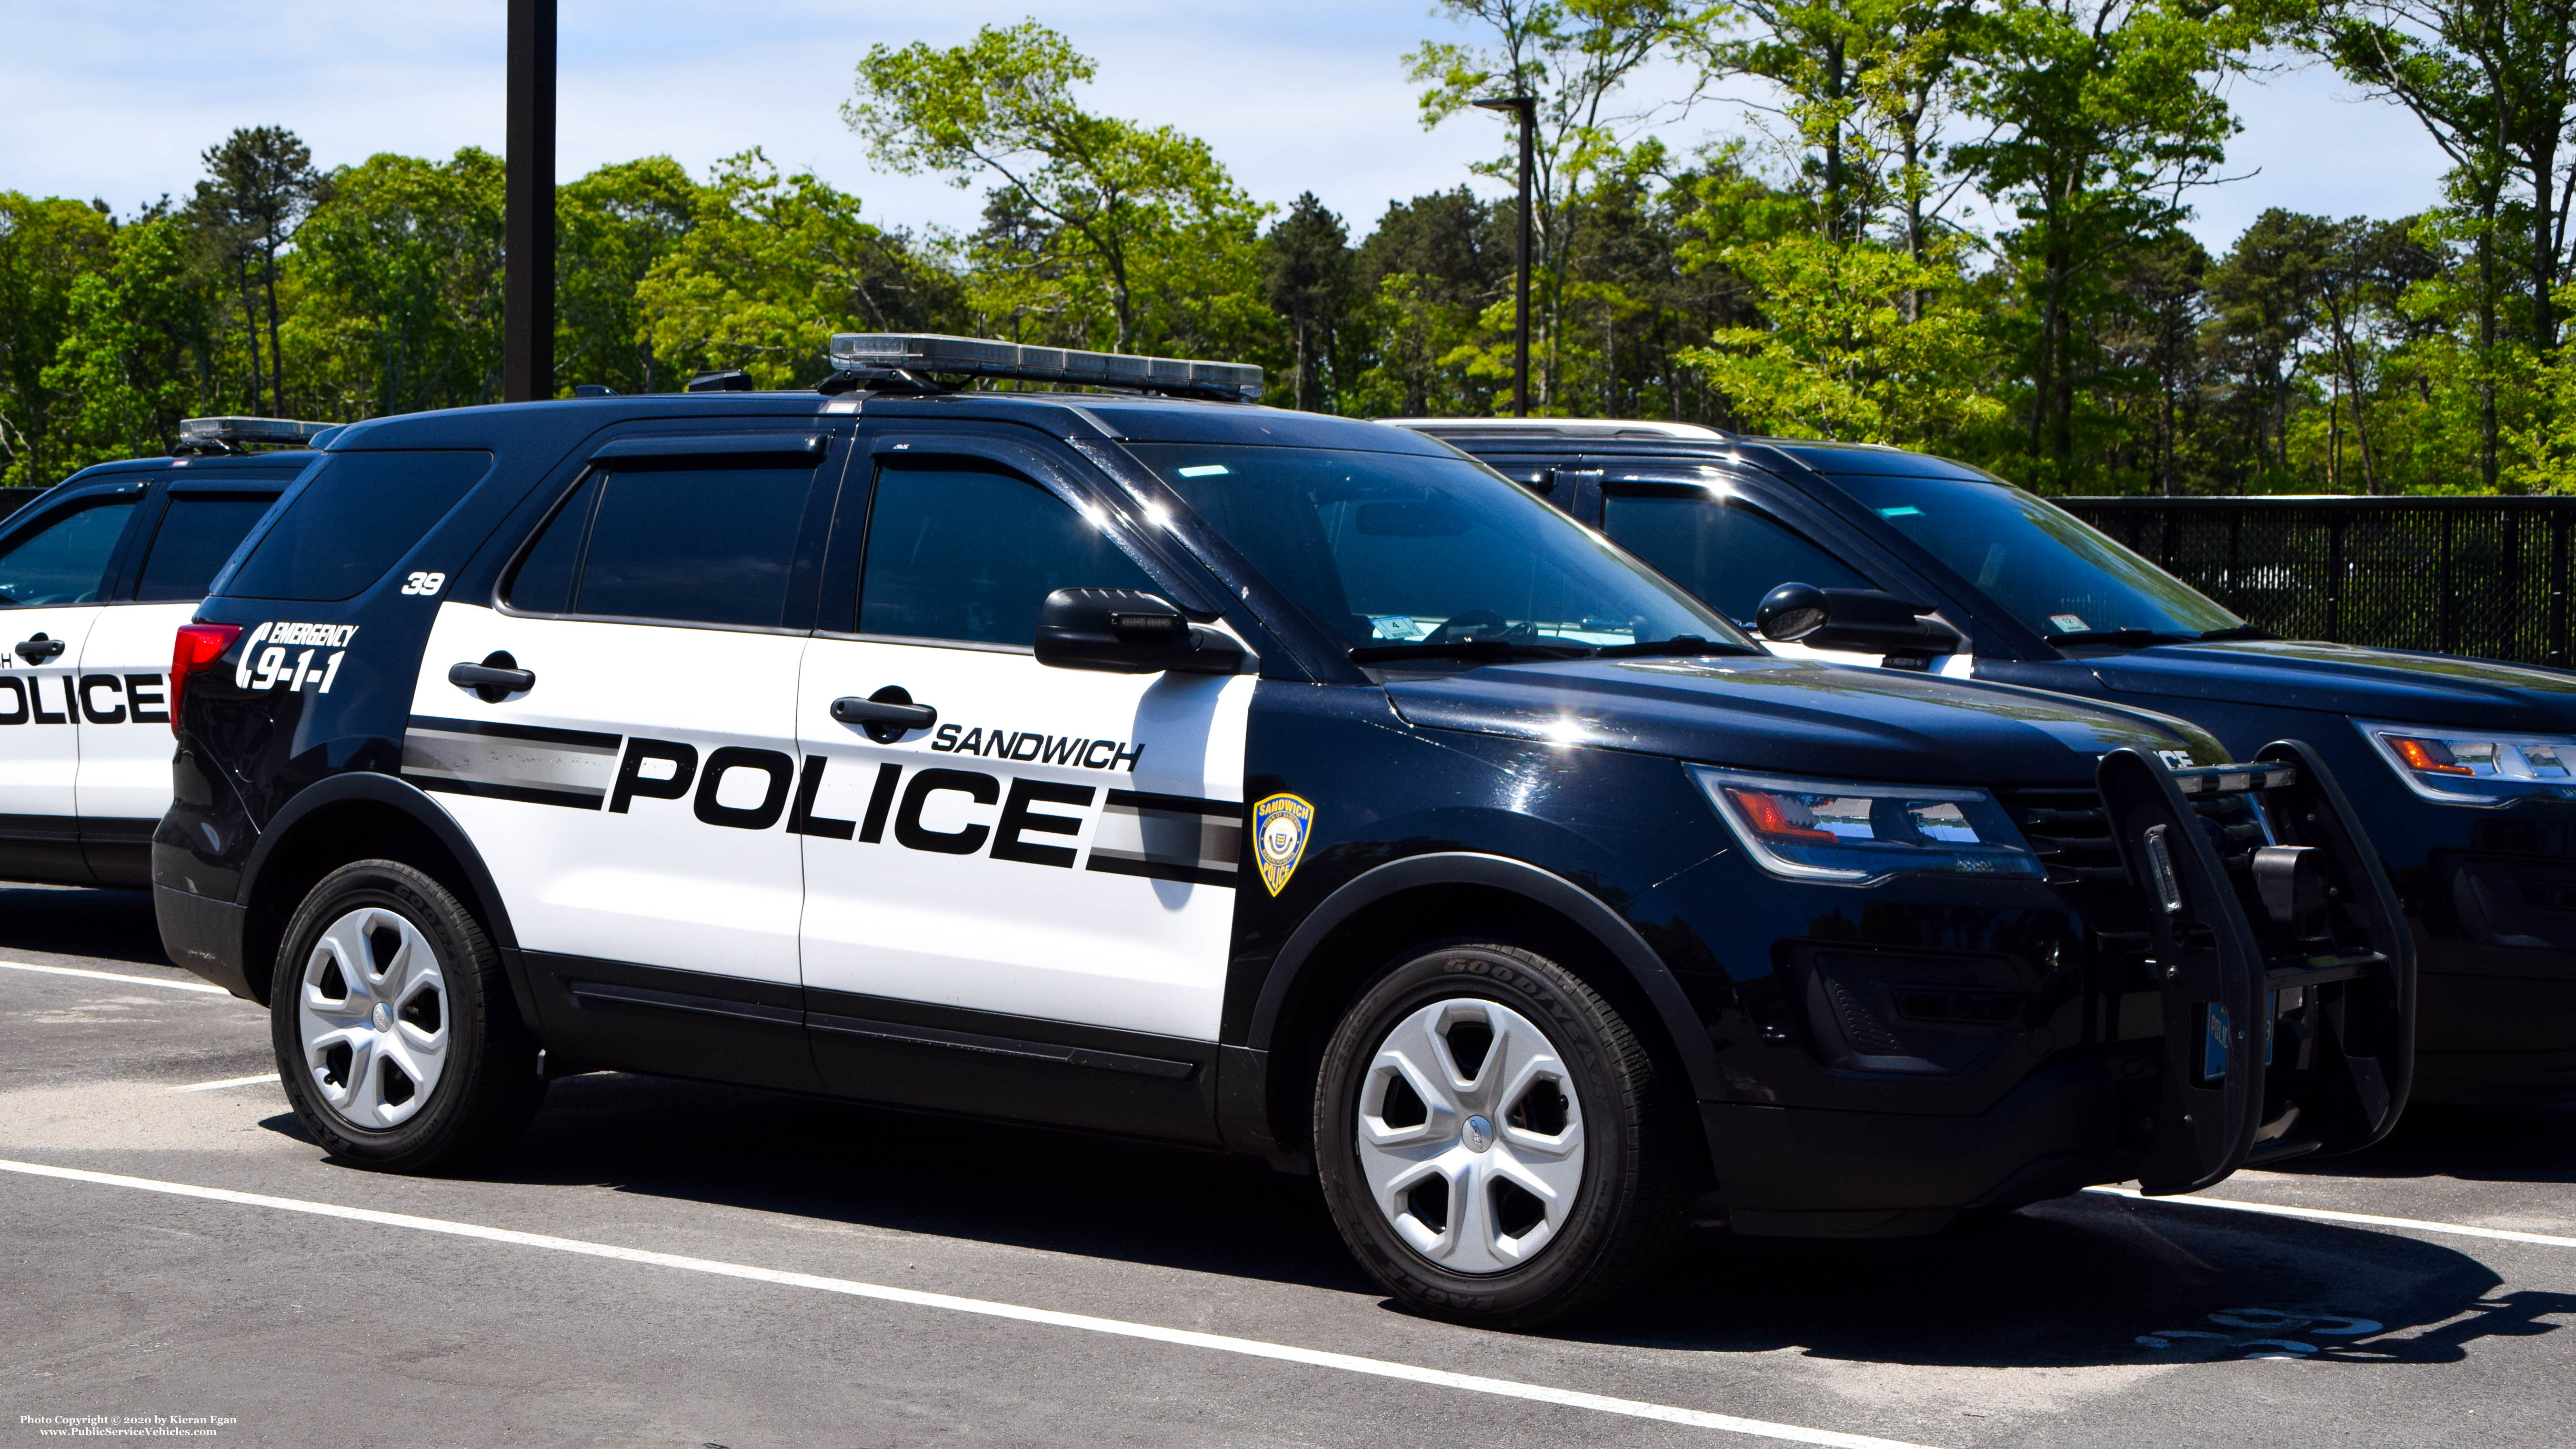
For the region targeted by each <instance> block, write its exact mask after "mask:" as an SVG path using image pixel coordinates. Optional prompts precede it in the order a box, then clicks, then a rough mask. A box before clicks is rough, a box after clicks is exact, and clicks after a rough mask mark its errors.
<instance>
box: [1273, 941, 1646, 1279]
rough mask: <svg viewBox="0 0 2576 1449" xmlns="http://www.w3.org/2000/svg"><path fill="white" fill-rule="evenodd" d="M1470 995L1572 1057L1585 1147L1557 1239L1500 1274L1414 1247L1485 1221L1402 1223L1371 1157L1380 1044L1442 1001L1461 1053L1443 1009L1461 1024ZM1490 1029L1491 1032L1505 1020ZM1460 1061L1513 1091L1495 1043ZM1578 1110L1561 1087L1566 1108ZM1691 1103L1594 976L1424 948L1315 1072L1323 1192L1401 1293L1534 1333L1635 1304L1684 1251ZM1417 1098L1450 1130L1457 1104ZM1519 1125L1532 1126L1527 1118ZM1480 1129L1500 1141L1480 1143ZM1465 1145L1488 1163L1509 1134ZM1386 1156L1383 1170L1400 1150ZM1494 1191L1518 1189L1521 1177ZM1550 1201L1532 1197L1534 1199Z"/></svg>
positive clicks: (1498, 1087)
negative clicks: (1376, 1178)
mask: <svg viewBox="0 0 2576 1449" xmlns="http://www.w3.org/2000/svg"><path fill="white" fill-rule="evenodd" d="M1460 1001H1469V1002H1487V1003H1493V1004H1495V1005H1499V1006H1500V1007H1502V1008H1504V1009H1505V1010H1507V1011H1509V1012H1511V1013H1515V1014H1517V1015H1518V1016H1519V1017H1521V1018H1522V1019H1524V1020H1525V1021H1527V1022H1529V1023H1531V1024H1534V1025H1535V1026H1536V1027H1537V1028H1538V1029H1539V1032H1540V1033H1541V1035H1542V1036H1543V1037H1544V1038H1545V1040H1546V1043H1547V1045H1548V1046H1549V1047H1550V1048H1552V1049H1553V1055H1554V1057H1555V1059H1556V1060H1558V1061H1559V1062H1561V1063H1562V1066H1563V1071H1564V1081H1565V1083H1566V1084H1567V1085H1570V1086H1571V1087H1572V1088H1573V1092H1572V1096H1573V1097H1574V1099H1575V1102H1576V1104H1579V1109H1580V1110H1579V1116H1580V1119H1581V1142H1582V1151H1583V1156H1582V1160H1581V1164H1580V1168H1579V1172H1577V1173H1574V1174H1570V1175H1571V1176H1572V1177H1573V1180H1574V1181H1575V1182H1577V1183H1578V1184H1579V1185H1578V1186H1577V1187H1576V1188H1575V1189H1574V1191H1573V1193H1572V1200H1571V1204H1570V1206H1568V1207H1567V1208H1566V1209H1565V1210H1564V1213H1563V1216H1562V1220H1561V1222H1559V1223H1558V1224H1557V1225H1556V1226H1555V1227H1554V1228H1553V1230H1552V1234H1551V1236H1548V1237H1547V1238H1545V1239H1544V1240H1543V1241H1541V1242H1540V1243H1539V1244H1538V1246H1537V1247H1536V1248H1535V1249H1534V1250H1532V1251H1530V1252H1529V1254H1528V1256H1527V1258H1526V1259H1525V1260H1523V1261H1519V1262H1516V1263H1514V1264H1512V1265H1511V1266H1508V1267H1505V1268H1502V1269H1501V1270H1500V1271H1483V1272H1473V1273H1468V1272H1459V1271H1455V1270H1454V1269H1453V1267H1452V1266H1450V1265H1448V1264H1444V1263H1443V1262H1441V1261H1437V1260H1435V1259H1434V1258H1433V1257H1431V1256H1428V1255H1427V1254H1426V1252H1425V1251H1423V1250H1419V1249H1417V1248H1416V1246H1415V1245H1414V1244H1413V1243H1410V1242H1408V1241H1407V1240H1406V1238H1405V1236H1404V1233H1405V1231H1408V1230H1410V1231H1414V1232H1417V1233H1420V1232H1422V1231H1424V1230H1425V1228H1426V1225H1429V1226H1435V1227H1437V1228H1439V1229H1440V1231H1442V1232H1443V1233H1446V1232H1450V1231H1456V1232H1460V1233H1463V1232H1465V1231H1466V1223H1473V1222H1480V1221H1481V1220H1480V1219H1477V1218H1473V1217H1470V1218H1467V1219H1465V1220H1464V1222H1462V1223H1461V1224H1460V1225H1459V1226H1458V1227H1457V1228H1456V1229H1454V1230H1453V1229H1450V1228H1449V1227H1448V1225H1447V1223H1446V1222H1445V1221H1442V1222H1439V1223H1436V1224H1433V1223H1431V1222H1430V1219H1429V1218H1426V1217H1423V1216H1418V1215H1417V1216H1414V1219H1413V1221H1412V1222H1411V1223H1409V1224H1408V1225H1407V1227H1406V1228H1404V1229H1399V1227H1398V1225H1397V1222H1396V1221H1395V1220H1394V1219H1392V1218H1390V1216H1389V1213H1388V1212H1387V1211H1384V1210H1381V1208H1380V1206H1379V1203H1378V1201H1377V1197H1376V1194H1375V1189H1374V1188H1373V1187H1372V1185H1371V1183H1370V1181H1369V1178H1368V1172H1369V1168H1368V1166H1367V1165H1366V1164H1365V1163H1364V1162H1363V1159H1362V1141H1361V1137H1362V1129H1361V1123H1360V1117H1361V1110H1362V1105H1363V1097H1364V1094H1365V1093H1366V1092H1367V1091H1368V1090H1369V1083H1370V1078H1371V1075H1372V1072H1373V1070H1374V1068H1373V1063H1374V1062H1375V1061H1376V1060H1377V1058H1378V1056H1379V1052H1380V1049H1381V1047H1382V1046H1384V1045H1385V1044H1387V1043H1388V1040H1389V1037H1390V1035H1391V1034H1393V1033H1397V1032H1399V1031H1404V1032H1410V1031H1412V1030H1413V1028H1412V1027H1411V1026H1410V1025H1408V1024H1409V1023H1415V1022H1417V1021H1420V1020H1424V1019H1425V1018H1421V1017H1420V1016H1419V1015H1418V1014H1419V1013H1423V1012H1426V1011H1432V1012H1433V1015H1432V1016H1431V1017H1430V1018H1427V1019H1428V1020H1430V1021H1432V1022H1433V1023H1434V1026H1433V1027H1432V1028H1431V1029H1432V1030H1433V1031H1434V1032H1435V1033H1436V1034H1439V1035H1440V1036H1441V1039H1442V1041H1443V1043H1444V1044H1445V1045H1444V1046H1443V1048H1442V1049H1443V1050H1447V1051H1450V1052H1452V1053H1453V1054H1456V1053H1459V1051H1460V1049H1459V1046H1458V1044H1457V1043H1456V1042H1453V1041H1451V1040H1450V1039H1449V1037H1448V1035H1447V1034H1446V1030H1445V1029H1444V1028H1442V1027H1440V1026H1438V1025H1437V1023H1438V1022H1440V1021H1443V1020H1447V1019H1448V1018H1447V1017H1443V1016H1442V1015H1441V1014H1440V1013H1444V1012H1445V1013H1451V1014H1452V1015H1455V1016H1457V1019H1458V1020H1460V1021H1468V1020H1474V1019H1477V1018H1476V1016H1475V1012H1474V1010H1473V1009H1472V1008H1464V1007H1454V1006H1452V1005H1449V1003H1454V1002H1460ZM1435 1008H1436V1010H1435ZM1459 1013H1464V1014H1463V1015H1459ZM1491 1020H1505V1019H1502V1018H1494V1019H1491ZM1487 1029H1488V1031H1490V1030H1491V1029H1492V1028H1491V1025H1490V1020H1489V1022H1488V1027H1487ZM1407 1039H1413V1038H1411V1037H1408V1038H1407ZM1490 1040H1491V1038H1490V1036H1489V1037H1488V1041H1490ZM1469 1049H1470V1050H1473V1048H1469ZM1456 1060H1457V1061H1458V1062H1459V1063H1460V1064H1461V1066H1460V1068H1459V1070H1460V1072H1461V1073H1462V1074H1463V1077H1464V1080H1466V1081H1467V1082H1469V1083H1471V1084H1473V1085H1474V1086H1475V1087H1476V1088H1477V1089H1480V1090H1481V1091H1483V1092H1485V1093H1487V1094H1491V1093H1496V1092H1505V1091H1508V1090H1509V1086H1510V1084H1509V1083H1489V1082H1488V1081H1487V1078H1486V1068H1487V1067H1488V1066H1489V1065H1491V1064H1492V1049H1491V1048H1490V1046H1489V1047H1487V1048H1486V1049H1485V1050H1484V1052H1483V1054H1482V1055H1480V1056H1479V1057H1478V1061H1477V1066H1476V1069H1475V1070H1474V1071H1465V1070H1464V1066H1463V1064H1464V1062H1465V1056H1464V1055H1463V1054H1460V1055H1457V1056H1456ZM1513 1070H1514V1071H1517V1070H1519V1069H1517V1068H1515V1069H1513ZM1379 1090H1380V1093H1381V1095H1380V1098H1379V1107H1378V1116H1377V1118H1376V1120H1377V1121H1378V1122H1379V1123H1381V1124H1392V1123H1395V1122H1396V1120H1397V1109H1396V1106H1395V1100H1396V1099H1395V1096H1394V1093H1395V1091H1396V1089H1395V1088H1394V1087H1393V1086H1392V1085H1388V1086H1384V1087H1382V1088H1380V1089H1379ZM1405 1090H1406V1091H1411V1090H1412V1089H1411V1088H1410V1087H1407V1088H1405ZM1471 1100H1477V1099H1471V1098H1468V1097H1464V1096H1462V1097H1460V1098H1458V1100H1457V1103H1456V1104H1453V1106H1459V1108H1460V1110H1463V1105H1461V1104H1464V1103H1466V1102H1468V1101H1471ZM1484 1100H1491V1098H1490V1096H1488V1097H1487V1098H1485V1099H1484ZM1564 1105H1566V1104H1565V1103H1564V1102H1563V1100H1562V1098H1561V1097H1560V1098H1559V1099H1558V1102H1557V1106H1558V1108H1559V1109H1560V1111H1561V1109H1562V1107H1563V1106H1564ZM1682 1106H1683V1104H1682V1102H1681V1101H1680V1099H1679V1097H1678V1095H1677V1090H1676V1085H1675V1084H1674V1083H1673V1082H1671V1081H1669V1080H1667V1079H1665V1078H1664V1077H1662V1076H1660V1075H1659V1074H1658V1072H1657V1070H1656V1063H1655V1060H1654V1057H1653V1055H1652V1053H1650V1052H1649V1051H1648V1050H1647V1048H1646V1045H1645V1043H1644V1042H1643V1041H1641V1040H1640V1039H1639V1037H1638V1035H1637V1033H1636V1032H1635V1031H1634V1030H1633V1029H1632V1028H1630V1027H1629V1025H1628V1024H1627V1022H1626V1021H1625V1020H1623V1019H1622V1018H1621V1017H1620V1015H1619V1012H1618V1011H1617V1010H1616V1009H1615V1008H1613V1007H1612V1006H1611V1005H1610V1003H1609V1002H1608V1001H1606V1000H1604V999H1603V998H1602V996H1601V994H1600V993H1599V992H1597V991H1594V990H1593V989H1592V988H1591V986H1589V985H1587V984H1586V983H1585V982H1584V981H1583V979H1582V978H1580V977H1578V976H1576V975H1575V974H1574V973H1573V972H1571V971H1568V970H1566V969H1565V968H1564V967H1562V966H1560V965H1558V964H1557V963H1556V962H1554V961H1551V960H1549V959H1548V958H1546V957H1544V956H1541V955H1539V954H1537V953H1535V952H1533V951H1529V950H1525V949H1523V948H1521V947H1518V946H1512V945H1506V944H1501V943H1493V942H1476V943H1460V944H1451V945H1443V946H1439V947H1437V948H1432V949H1427V950H1423V951H1420V952H1418V953H1414V954H1411V955H1409V956H1408V958H1406V959H1404V960H1402V961H1400V962H1399V963H1398V964H1396V965H1394V966H1392V967H1390V968H1389V969H1388V970H1386V971H1385V972H1383V973H1381V974H1380V975H1379V976H1378V977H1377V979H1376V980H1375V981H1373V982H1372V983H1370V985H1369V986H1368V988H1367V989H1366V990H1365V991H1363V992H1362V993H1361V994H1360V997H1359V1000H1358V1001H1357V1002H1355V1003H1354V1004H1353V1005H1352V1006H1351V1008H1350V1010H1349V1012H1348V1013H1347V1014H1346V1015H1344V1017H1343V1018H1342V1022H1341V1026H1340V1028H1339V1029H1338V1030H1337V1031H1335V1032H1334V1033H1333V1039H1332V1042H1331V1044H1330V1045H1329V1046H1328V1047H1327V1048H1326V1049H1325V1053H1324V1060H1323V1066H1322V1070H1321V1072H1320V1073H1319V1074H1318V1077H1317V1082H1316V1093H1315V1138H1314V1140H1315V1143H1316V1162H1317V1168H1318V1171H1319V1173H1320V1175H1321V1177H1322V1179H1323V1188H1324V1199H1325V1202H1326V1204H1327V1206H1328V1207H1329V1208H1330V1209H1331V1212H1332V1214H1333V1221H1334V1223H1335V1225H1336V1226H1337V1227H1339V1228H1340V1230H1341V1234H1342V1240H1343V1241H1344V1242H1345V1243H1347V1244H1349V1245H1350V1250H1351V1253H1352V1255H1353V1256H1354V1257H1356V1258H1358V1259H1359V1261H1360V1265H1361V1266H1362V1267H1364V1268H1366V1269H1367V1270H1368V1272H1369V1275H1370V1276H1371V1277H1373V1278H1375V1279H1376V1280H1377V1281H1378V1282H1379V1284H1380V1285H1382V1286H1383V1287H1384V1288H1385V1289H1386V1291H1387V1292H1388V1293H1389V1294H1391V1295H1393V1296H1394V1297H1395V1298H1396V1299H1397V1301H1399V1302H1400V1303H1402V1304H1403V1305H1404V1306H1405V1307H1407V1308H1410V1309H1412V1310H1414V1311H1415V1312H1419V1313H1423V1314H1427V1315H1430V1316H1432V1317H1436V1318H1445V1319H1449V1320H1451V1321H1453V1322H1460V1323H1473V1324H1479V1325H1484V1326H1487V1327H1495V1328H1533V1327H1537V1326H1539V1325H1541V1324H1545V1323H1553V1322H1558V1321H1561V1320H1564V1319H1568V1318H1573V1317H1577V1316H1580V1315H1583V1314H1587V1313H1592V1312H1596V1311H1599V1310H1601V1309H1603V1308H1606V1307H1609V1306H1610V1305H1612V1304H1614V1303H1616V1302H1618V1301H1620V1300H1621V1299H1623V1298H1626V1297H1627V1296H1629V1295H1630V1294H1631V1293H1633V1292H1634V1291H1635V1290H1636V1289H1637V1288H1638V1287H1639V1286H1640V1285H1641V1284H1642V1283H1643V1282H1644V1281H1645V1280H1646V1279H1647V1277H1648V1276H1649V1275H1651V1274H1652V1273H1654V1272H1655V1270H1656V1269H1657V1268H1658V1267H1660V1266H1661V1265H1662V1264H1663V1263H1664V1261H1665V1260H1666V1258H1667V1257H1668V1256H1669V1255H1670V1253H1671V1252H1672V1250H1673V1248H1674V1246H1675V1245H1676V1244H1677V1243H1678V1241H1679V1240H1680V1237H1681V1233H1682V1229H1683V1226H1684V1218H1685V1217H1686V1212H1685V1208H1686V1206H1687V1203H1686V1199H1685V1192H1684V1188H1685V1186H1686V1183H1687V1181H1688V1167H1687V1164H1688V1161H1689V1158H1688V1155H1687V1151H1686V1143H1687V1139H1686V1138H1685V1137H1684V1136H1683V1135H1682V1134H1683V1132H1684V1131H1685V1130H1686V1119H1685V1117H1684V1114H1683V1112H1682V1110H1681V1109H1682ZM1415 1107H1420V1109H1421V1111H1420V1116H1421V1120H1422V1121H1423V1123H1424V1124H1425V1128H1424V1130H1426V1131H1433V1132H1437V1131H1439V1130H1440V1129H1439V1128H1438V1126H1437V1121H1438V1119H1440V1118H1441V1116H1442V1112H1443V1109H1442V1108H1440V1107H1434V1106H1429V1105H1426V1104H1425V1103H1424V1101H1423V1099H1422V1098H1420V1097H1419V1096H1417V1097H1415V1098H1413V1099H1412V1102H1411V1104H1410V1105H1407V1106H1405V1107H1404V1108H1403V1109H1402V1110H1403V1111H1404V1112H1405V1113H1406V1114H1407V1116H1408V1117H1410V1116H1411V1115H1412V1113H1413V1111H1414V1108H1415ZM1517 1110H1518V1109H1516V1108H1515V1106H1514V1104H1512V1103H1508V1102H1495V1103H1494V1104H1493V1105H1492V1106H1490V1107H1488V1108H1485V1109H1481V1110H1480V1111H1479V1112H1478V1113H1477V1115H1476V1116H1474V1117H1462V1118H1461V1119H1460V1120H1461V1121H1462V1122H1464V1123H1468V1124H1472V1123H1473V1122H1474V1121H1476V1120H1479V1119H1481V1118H1484V1117H1485V1115H1486V1113H1488V1112H1490V1113H1493V1114H1495V1115H1494V1117H1493V1119H1492V1120H1500V1117H1501V1114H1502V1113H1506V1112H1516V1111H1517ZM1567 1115H1572V1114H1567ZM1513 1120H1514V1121H1515V1123H1517V1124H1519V1125H1522V1126H1527V1125H1528V1124H1527V1123H1526V1122H1523V1121H1522V1120H1521V1118H1520V1117H1518V1116H1517V1115H1516V1116H1515V1117H1514V1119H1513ZM1558 1120H1560V1121H1562V1120H1563V1118H1562V1117H1560V1118H1559V1119H1558ZM1559 1131H1560V1133H1561V1128H1560V1129H1559ZM1479 1135H1481V1137H1482V1140H1483V1141H1484V1142H1486V1143H1487V1144H1489V1145H1490V1146H1475V1145H1473V1144H1474V1142H1475V1141H1476V1140H1477V1137H1478V1136H1479ZM1457 1141H1458V1143H1459V1144H1460V1147H1458V1148H1452V1149H1445V1150H1446V1151H1447V1152H1448V1153H1449V1154H1450V1155H1451V1156H1452V1157H1455V1154H1456V1153H1457V1152H1459V1151H1462V1150H1463V1151H1467V1152H1470V1153H1472V1154H1476V1155H1477V1156H1479V1157H1481V1155H1482V1154H1484V1153H1486V1152H1488V1151H1489V1150H1490V1147H1492V1146H1504V1145H1506V1144H1505V1143H1503V1142H1501V1141H1499V1140H1497V1132H1496V1129H1494V1127H1493V1126H1492V1121H1488V1125H1487V1127H1486V1128H1485V1129H1484V1131H1483V1132H1482V1133H1481V1134H1477V1133H1475V1132H1474V1131H1473V1129H1472V1127H1469V1128H1467V1129H1464V1130H1462V1131H1461V1133H1460V1135H1459V1136H1458V1138H1457ZM1375 1160H1377V1161H1378V1162H1380V1163H1381V1164H1383V1163H1385V1162H1386V1161H1387V1160H1388V1159H1387V1158H1385V1157H1383V1156H1380V1157H1378V1158H1376V1159H1375ZM1456 1160H1459V1161H1467V1160H1468V1159H1465V1158H1457V1159H1456ZM1390 1180H1391V1181H1392V1180H1395V1179H1390ZM1468 1180H1470V1181H1474V1180H1478V1179H1468ZM1493 1191H1495V1192H1496V1193H1511V1192H1516V1191H1518V1189H1517V1188H1514V1187H1511V1186H1508V1185H1506V1186H1500V1187H1496V1188H1494V1189H1493ZM1447 1193H1448V1188H1447V1186H1446V1185H1445V1184H1443V1185H1442V1186H1441V1187H1440V1188H1439V1189H1438V1190H1437V1192H1436V1197H1437V1199H1438V1201H1437V1203H1436V1204H1435V1205H1434V1209H1433V1210H1434V1211H1435V1213H1436V1215H1437V1216H1438V1217H1440V1218H1442V1219H1446V1218H1447V1216H1448V1207H1447ZM1537 1201H1538V1200H1537V1199H1535V1198H1532V1199H1530V1202H1531V1203H1532V1204H1536V1203H1537ZM1406 1202H1407V1207H1406V1212H1407V1213H1408V1214H1419V1213H1421V1212H1422V1211H1424V1210H1423V1209H1422V1208H1420V1207H1419V1206H1418V1205H1416V1204H1415V1202H1414V1200H1412V1199H1410V1198H1408V1199H1406ZM1483 1211H1488V1212H1491V1213H1492V1214H1493V1218H1492V1225H1493V1226H1495V1227H1497V1228H1499V1227H1500V1226H1502V1225H1503V1223H1504V1222H1505V1220H1506V1219H1505V1216H1504V1209H1503V1208H1502V1207H1500V1206H1492V1207H1488V1208H1486V1209H1483ZM1455 1246H1457V1245H1453V1247H1455Z"/></svg>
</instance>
